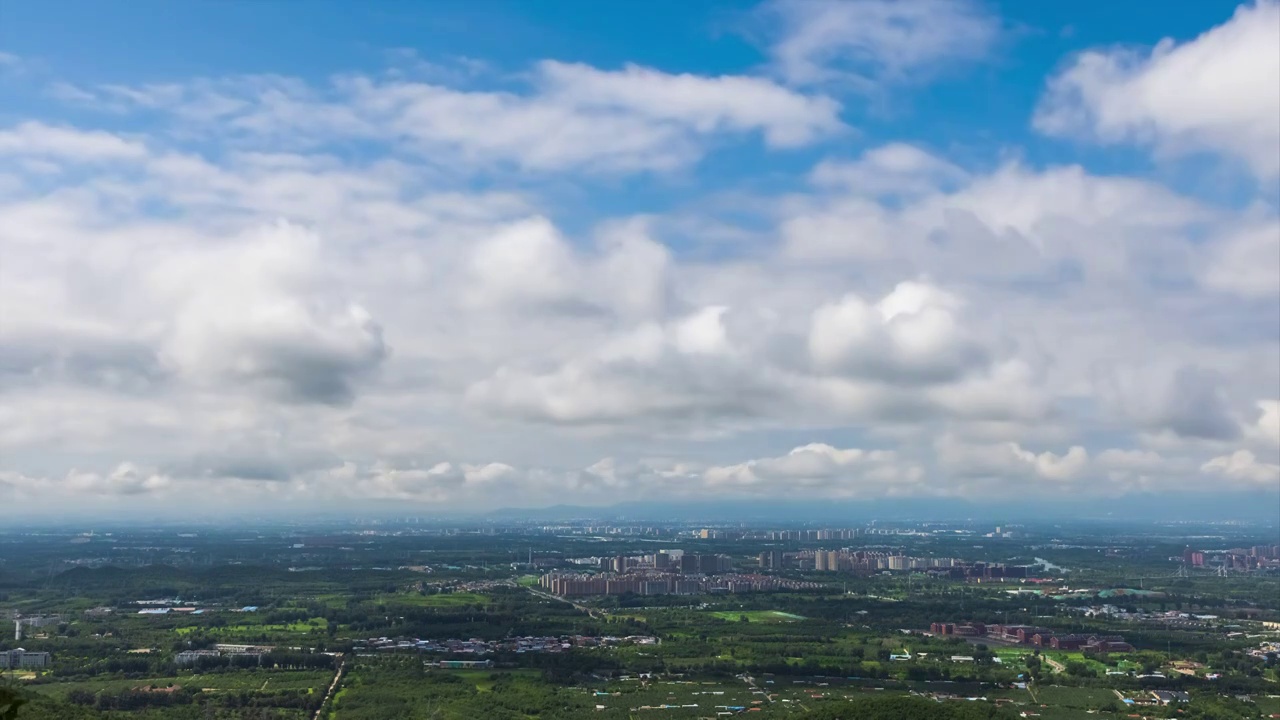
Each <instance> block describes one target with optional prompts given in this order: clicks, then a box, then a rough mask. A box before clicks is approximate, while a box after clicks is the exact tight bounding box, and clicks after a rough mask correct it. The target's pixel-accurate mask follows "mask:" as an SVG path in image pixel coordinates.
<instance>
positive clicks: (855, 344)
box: [809, 282, 985, 383]
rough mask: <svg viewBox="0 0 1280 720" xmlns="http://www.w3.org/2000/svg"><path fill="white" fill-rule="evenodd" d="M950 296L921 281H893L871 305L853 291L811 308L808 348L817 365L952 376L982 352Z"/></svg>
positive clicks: (917, 379) (887, 374) (890, 375)
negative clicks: (833, 300) (835, 300)
mask: <svg viewBox="0 0 1280 720" xmlns="http://www.w3.org/2000/svg"><path fill="white" fill-rule="evenodd" d="M959 306H960V301H959V299H958V298H956V297H955V296H953V295H951V294H949V293H947V292H945V291H942V290H940V289H938V288H936V287H933V286H931V285H928V284H926V283H922V282H904V283H899V284H898V286H897V287H895V288H894V290H893V292H891V293H889V294H888V295H886V296H885V297H884V298H882V299H880V300H879V301H878V302H876V303H875V304H874V305H871V304H868V303H867V302H865V301H863V300H862V299H861V298H859V297H857V296H855V295H846V296H845V297H844V298H842V299H841V300H840V301H839V302H837V303H833V304H828V305H824V306H822V307H820V308H818V309H817V310H816V311H815V312H814V314H813V323H812V325H811V327H810V330H809V352H810V354H811V356H812V357H813V361H814V363H815V364H816V365H817V367H818V368H820V369H821V370H823V371H826V372H831V373H837V374H840V373H851V374H854V375H858V376H870V377H873V378H884V379H887V380H889V381H891V382H910V383H931V382H945V381H948V380H955V379H957V378H958V377H960V376H961V375H962V374H963V373H964V372H965V371H966V370H968V369H970V368H973V367H975V366H977V365H980V364H982V363H983V362H984V360H985V353H984V351H983V349H982V348H981V347H980V346H979V343H978V342H977V341H976V339H974V338H972V337H969V336H968V334H967V332H966V331H965V330H964V329H963V328H962V327H961V326H960V322H959V319H958V317H957V313H958V310H959Z"/></svg>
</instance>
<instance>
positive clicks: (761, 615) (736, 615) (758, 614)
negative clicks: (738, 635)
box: [710, 610, 804, 623]
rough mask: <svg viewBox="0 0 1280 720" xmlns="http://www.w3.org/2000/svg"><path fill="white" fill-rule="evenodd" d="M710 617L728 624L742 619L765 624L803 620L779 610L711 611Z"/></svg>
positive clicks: (800, 617)
mask: <svg viewBox="0 0 1280 720" xmlns="http://www.w3.org/2000/svg"><path fill="white" fill-rule="evenodd" d="M710 615H711V616H712V617H716V618H720V619H721V620H728V621H730V622H736V621H740V620H741V619H742V618H744V617H745V618H746V619H747V621H748V622H767V623H777V622H795V621H796V620H804V618H803V617H802V616H800V615H794V614H792V613H786V612H782V611H780V610H713V611H711V613H710Z"/></svg>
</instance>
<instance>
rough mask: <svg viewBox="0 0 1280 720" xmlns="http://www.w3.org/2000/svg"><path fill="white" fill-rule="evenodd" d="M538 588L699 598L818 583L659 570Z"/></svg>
mask: <svg viewBox="0 0 1280 720" xmlns="http://www.w3.org/2000/svg"><path fill="white" fill-rule="evenodd" d="M538 585H539V586H540V587H542V588H543V589H545V590H547V591H548V592H550V593H552V594H553V595H559V596H560V597H588V596H592V595H628V594H634V595H701V594H704V593H723V592H729V593H739V592H762V591H769V590H803V589H815V588H818V587H820V585H819V584H818V583H812V582H803V581H797V580H785V579H782V578H778V577H774V576H771V575H754V574H737V573H734V574H726V575H705V576H704V575H685V574H677V573H669V572H667V573H664V572H658V571H649V572H645V571H634V572H628V573H625V574H623V573H601V574H595V575H591V574H585V573H559V572H553V573H548V574H546V575H543V576H542V577H541V578H539V580H538Z"/></svg>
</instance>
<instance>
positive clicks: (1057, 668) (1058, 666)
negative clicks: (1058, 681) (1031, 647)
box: [1040, 655, 1067, 673]
mask: <svg viewBox="0 0 1280 720" xmlns="http://www.w3.org/2000/svg"><path fill="white" fill-rule="evenodd" d="M1040 659H1041V660H1043V661H1045V662H1047V663H1049V667H1051V668H1053V671H1054V672H1056V673H1060V672H1066V671H1067V666H1066V665H1063V664H1062V663H1060V662H1058V661H1057V660H1054V659H1053V658H1051V657H1049V656H1048V655H1041V656H1040Z"/></svg>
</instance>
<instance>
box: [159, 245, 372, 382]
mask: <svg viewBox="0 0 1280 720" xmlns="http://www.w3.org/2000/svg"><path fill="white" fill-rule="evenodd" d="M319 243H320V241H319V238H318V237H317V236H315V235H314V234H312V233H310V232H308V231H306V230H304V229H302V228H299V227H296V226H292V225H289V224H279V225H276V226H275V227H273V228H270V229H269V230H267V231H265V232H259V233H253V234H250V235H249V236H248V237H247V238H245V239H243V240H241V241H239V242H235V243H232V244H229V245H226V246H222V247H218V248H216V249H212V250H209V251H207V252H196V253H192V254H190V255H185V256H182V257H178V258H173V259H172V260H171V261H169V262H163V263H161V264H159V265H158V266H157V267H156V268H155V269H154V272H153V274H152V278H151V281H152V283H153V284H154V285H155V286H156V287H157V290H158V293H157V295H158V296H160V297H169V298H172V299H173V301H174V302H175V308H174V311H175V312H174V317H173V323H172V328H171V330H170V331H169V332H168V334H167V338H166V340H165V343H164V347H163V352H164V356H165V358H166V359H168V360H170V361H171V362H172V363H173V364H174V365H175V366H176V367H177V368H178V370H179V371H180V372H185V373H190V374H191V375H193V376H195V377H197V378H201V379H216V380H221V381H228V380H229V381H233V382H243V383H249V384H261V385H263V386H264V387H267V388H269V389H270V390H271V391H272V392H275V393H278V394H280V395H281V396H282V397H285V398H288V399H290V400H296V401H306V402H326V403H337V402H347V401H349V400H350V399H351V397H352V394H353V392H352V387H351V385H352V383H353V382H354V380H355V379H356V378H358V377H359V376H360V375H362V374H365V373H367V372H369V371H372V370H373V369H374V368H376V367H377V366H378V364H379V363H381V362H382V360H383V359H384V358H385V356H386V354H387V347H386V345H385V343H384V342H383V339H382V328H381V327H380V326H379V325H378V323H377V322H376V321H374V319H373V318H372V316H371V315H370V314H369V312H368V311H367V310H365V309H364V308H363V307H361V306H359V305H357V304H348V305H346V306H341V305H336V304H334V303H332V301H331V300H330V299H329V298H326V297H324V296H321V295H316V294H312V295H310V296H308V295H307V292H308V291H309V290H311V291H312V292H314V289H311V288H308V287H307V286H306V284H307V282H308V281H309V280H311V277H310V274H311V273H315V272H317V270H318V268H317V263H318V253H319Z"/></svg>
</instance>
